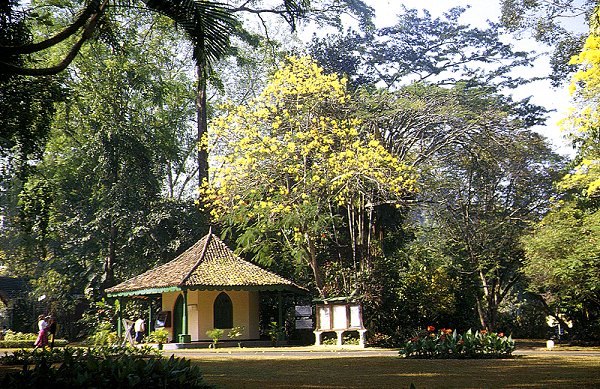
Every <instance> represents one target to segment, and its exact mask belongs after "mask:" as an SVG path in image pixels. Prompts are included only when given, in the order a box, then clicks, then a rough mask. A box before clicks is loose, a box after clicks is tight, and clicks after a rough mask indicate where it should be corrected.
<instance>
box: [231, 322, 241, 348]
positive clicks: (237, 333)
mask: <svg viewBox="0 0 600 389" xmlns="http://www.w3.org/2000/svg"><path fill="white" fill-rule="evenodd" d="M244 329H245V328H244V326H235V327H233V328H232V329H230V330H229V333H228V334H227V337H228V338H229V339H237V338H239V337H240V336H242V334H243V333H244ZM238 347H240V348H241V347H242V343H240V342H238Z"/></svg>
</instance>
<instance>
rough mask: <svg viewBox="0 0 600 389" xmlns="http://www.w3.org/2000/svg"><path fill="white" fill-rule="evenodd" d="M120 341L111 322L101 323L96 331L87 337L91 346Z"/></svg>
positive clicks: (112, 343)
mask: <svg viewBox="0 0 600 389" xmlns="http://www.w3.org/2000/svg"><path fill="white" fill-rule="evenodd" d="M118 341H119V336H118V335H117V333H116V332H115V331H113V329H112V325H111V324H110V323H101V324H99V325H98V328H97V330H96V332H94V333H93V334H91V335H89V336H88V337H87V339H86V343H87V344H89V345H91V346H111V345H114V344H117V343H118Z"/></svg>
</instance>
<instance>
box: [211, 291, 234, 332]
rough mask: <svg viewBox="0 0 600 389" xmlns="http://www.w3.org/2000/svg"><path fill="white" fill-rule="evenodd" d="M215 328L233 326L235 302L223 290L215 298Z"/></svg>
mask: <svg viewBox="0 0 600 389" xmlns="http://www.w3.org/2000/svg"><path fill="white" fill-rule="evenodd" d="M213 310H214V321H215V322H214V324H215V328H221V329H223V328H232V327H233V304H232V303H231V299H230V298H229V296H228V295H227V293H225V292H221V293H220V294H219V295H218V296H217V298H216V299H215V304H214V306H213Z"/></svg>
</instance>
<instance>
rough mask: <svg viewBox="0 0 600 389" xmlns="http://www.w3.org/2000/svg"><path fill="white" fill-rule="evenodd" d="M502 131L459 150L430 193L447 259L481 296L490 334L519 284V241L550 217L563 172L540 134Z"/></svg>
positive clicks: (437, 168)
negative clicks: (544, 217)
mask: <svg viewBox="0 0 600 389" xmlns="http://www.w3.org/2000/svg"><path fill="white" fill-rule="evenodd" d="M506 124H507V125H508V126H509V128H510V127H512V126H514V125H515V124H516V125H517V126H518V123H515V124H513V125H512V126H511V124H510V122H507V123H506ZM504 130H507V128H506V129H502V128H489V129H486V130H485V131H483V132H482V133H481V134H477V135H475V136H473V137H472V138H471V139H470V140H467V141H465V142H461V144H457V145H456V146H455V147H454V152H453V153H450V154H449V155H448V157H450V158H451V159H446V160H444V161H443V164H441V165H438V166H434V168H433V169H432V175H433V177H434V180H435V181H436V182H437V184H436V186H435V190H433V191H431V192H430V193H429V195H433V196H432V197H431V198H430V200H429V201H430V202H431V203H432V204H433V205H432V207H431V209H432V210H433V212H434V213H433V214H434V221H435V223H437V224H438V225H439V228H441V229H443V231H444V232H445V235H446V239H447V249H448V251H447V255H449V256H450V257H452V258H454V266H456V267H457V268H458V269H459V270H460V271H461V272H462V273H463V274H465V276H466V277H471V280H472V282H473V283H474V284H475V285H477V287H478V289H479V290H480V292H479V293H477V296H476V297H477V310H478V313H479V318H480V323H481V325H482V327H483V328H487V329H490V330H494V329H496V328H495V327H496V324H497V319H498V309H499V307H500V306H501V304H502V302H503V301H504V300H505V299H506V297H507V296H509V294H510V293H511V292H512V289H513V287H514V286H515V284H516V283H517V282H518V281H519V280H520V277H521V266H522V262H523V260H524V253H523V248H522V246H521V243H520V239H521V237H522V236H523V234H524V233H525V232H526V231H527V229H528V227H529V224H530V223H531V222H535V221H537V220H539V218H540V217H541V215H542V214H543V213H544V212H545V211H546V210H547V208H548V206H549V199H550V198H551V196H552V193H553V190H552V182H553V179H554V178H555V177H557V174H558V172H559V169H560V168H561V164H560V158H559V157H558V156H557V155H556V154H554V153H553V152H552V151H551V150H550V148H549V146H548V144H547V143H546V142H545V141H544V140H543V139H542V138H541V137H540V136H539V135H537V134H535V133H532V132H530V131H527V130H524V129H519V128H518V127H517V128H514V129H512V130H510V131H506V132H504Z"/></svg>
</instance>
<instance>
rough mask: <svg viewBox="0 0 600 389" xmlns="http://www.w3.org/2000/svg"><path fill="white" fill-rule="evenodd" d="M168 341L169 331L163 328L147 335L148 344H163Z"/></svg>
mask: <svg viewBox="0 0 600 389" xmlns="http://www.w3.org/2000/svg"><path fill="white" fill-rule="evenodd" d="M168 341H169V331H167V330H166V329H164V328H159V329H157V330H156V331H152V332H151V333H150V335H148V343H158V344H164V343H167V342H168Z"/></svg>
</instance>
